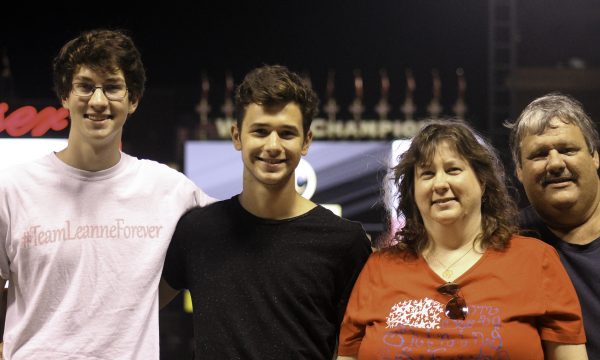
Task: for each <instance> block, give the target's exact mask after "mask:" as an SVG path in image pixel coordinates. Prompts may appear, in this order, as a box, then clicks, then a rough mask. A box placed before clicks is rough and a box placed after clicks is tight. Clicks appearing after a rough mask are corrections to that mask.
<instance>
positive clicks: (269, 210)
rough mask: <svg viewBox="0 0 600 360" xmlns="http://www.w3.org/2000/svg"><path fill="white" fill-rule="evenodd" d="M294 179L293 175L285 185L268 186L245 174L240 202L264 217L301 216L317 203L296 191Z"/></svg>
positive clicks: (253, 212)
mask: <svg viewBox="0 0 600 360" xmlns="http://www.w3.org/2000/svg"><path fill="white" fill-rule="evenodd" d="M293 181H294V178H293V177H292V179H291V181H288V182H287V183H286V184H285V185H284V186H281V187H277V186H267V185H263V184H258V183H256V182H252V181H250V180H247V179H246V177H245V176H244V189H243V191H242V193H241V194H240V196H239V199H240V204H241V205H242V207H243V208H244V209H246V210H247V211H248V212H250V213H251V214H253V215H255V216H258V217H261V218H264V219H274V220H282V219H289V218H292V217H296V216H300V215H302V214H304V213H306V212H308V211H309V210H311V209H313V208H314V207H315V206H316V205H315V204H314V203H313V202H311V201H309V200H307V199H305V198H303V197H302V196H300V194H298V193H297V192H296V189H295V187H294V182H293Z"/></svg>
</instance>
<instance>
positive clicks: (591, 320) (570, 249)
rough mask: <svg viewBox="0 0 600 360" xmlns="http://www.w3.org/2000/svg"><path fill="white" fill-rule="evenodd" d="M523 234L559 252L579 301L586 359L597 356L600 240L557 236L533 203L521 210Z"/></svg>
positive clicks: (599, 344) (599, 342)
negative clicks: (578, 240) (573, 240)
mask: <svg viewBox="0 0 600 360" xmlns="http://www.w3.org/2000/svg"><path fill="white" fill-rule="evenodd" d="M520 225H521V228H522V233H524V234H526V235H528V236H532V237H535V238H538V239H541V240H543V241H544V242H546V243H548V244H550V245H552V246H553V247H554V248H556V250H557V251H558V254H559V256H560V260H561V262H562V264H563V265H564V267H565V269H566V270H567V273H568V274H569V277H570V278H571V281H572V282H573V286H574V287H575V291H577V296H578V297H579V303H580V304H581V311H582V313H583V326H584V327H585V335H586V338H587V343H586V349H587V353H588V358H589V359H590V360H592V359H600V336H598V334H600V239H595V240H594V241H592V242H590V243H588V244H585V245H578V244H569V243H568V242H566V241H563V240H561V239H560V238H558V237H557V236H556V235H554V233H553V232H552V231H550V229H548V227H547V226H546V224H545V223H544V221H543V220H542V218H541V217H540V216H539V214H538V213H537V212H536V211H535V209H534V208H533V207H532V206H528V207H526V208H525V209H523V210H521V214H520Z"/></svg>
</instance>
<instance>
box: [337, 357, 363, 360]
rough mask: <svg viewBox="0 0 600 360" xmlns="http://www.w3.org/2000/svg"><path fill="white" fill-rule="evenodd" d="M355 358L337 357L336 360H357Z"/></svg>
mask: <svg viewBox="0 0 600 360" xmlns="http://www.w3.org/2000/svg"><path fill="white" fill-rule="evenodd" d="M357 359H358V358H357V357H356V356H338V357H337V360H357Z"/></svg>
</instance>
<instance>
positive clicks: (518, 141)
mask: <svg viewBox="0 0 600 360" xmlns="http://www.w3.org/2000/svg"><path fill="white" fill-rule="evenodd" d="M507 127H509V128H510V129H511V139H510V146H511V151H512V156H513V161H514V163H515V167H516V172H517V177H518V179H519V181H520V182H521V183H522V184H523V188H524V189H525V193H526V194H527V198H528V199H529V202H530V203H531V205H530V206H529V207H527V208H525V209H523V210H522V211H521V218H520V220H521V227H522V229H523V230H524V232H526V233H528V234H529V235H532V236H535V237H538V238H540V239H542V240H544V241H545V242H547V243H549V244H550V245H552V246H554V247H555V248H556V250H557V251H558V253H559V255H560V258H561V261H562V263H563V265H564V266H565V268H566V270H567V272H568V273H569V276H570V277H571V280H572V281H573V285H574V286H575V289H576V291H577V294H578V296H579V300H580V303H581V308H582V311H583V321H584V326H585V331H586V336H587V344H586V347H587V352H588V356H589V358H590V359H600V337H598V334H599V333H600V311H598V309H600V276H598V275H599V274H600V240H599V238H600V206H598V205H599V204H600V180H599V178H598V166H599V158H598V144H599V143H600V141H599V138H598V132H597V130H596V128H595V126H594V123H593V122H592V120H591V119H590V118H589V116H588V115H587V114H586V113H585V111H584V110H583V107H582V106H581V104H580V103H579V102H578V101H577V100H575V99H573V98H572V97H570V96H566V95H562V94H558V93H553V94H548V95H545V96H543V97H540V98H538V99H536V100H534V101H533V102H531V103H530V104H529V105H528V106H527V107H526V108H525V110H523V112H522V113H521V115H520V116H519V118H518V119H517V120H516V121H515V122H514V123H509V124H507ZM540 286H543V284H540Z"/></svg>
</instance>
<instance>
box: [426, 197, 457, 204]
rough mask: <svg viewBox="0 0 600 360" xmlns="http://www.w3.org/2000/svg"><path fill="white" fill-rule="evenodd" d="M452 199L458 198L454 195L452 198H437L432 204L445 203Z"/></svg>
mask: <svg viewBox="0 0 600 360" xmlns="http://www.w3.org/2000/svg"><path fill="white" fill-rule="evenodd" d="M450 201H456V198H455V197H452V198H444V199H437V200H433V201H432V202H431V204H432V205H436V204H445V203H447V202H450Z"/></svg>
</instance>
